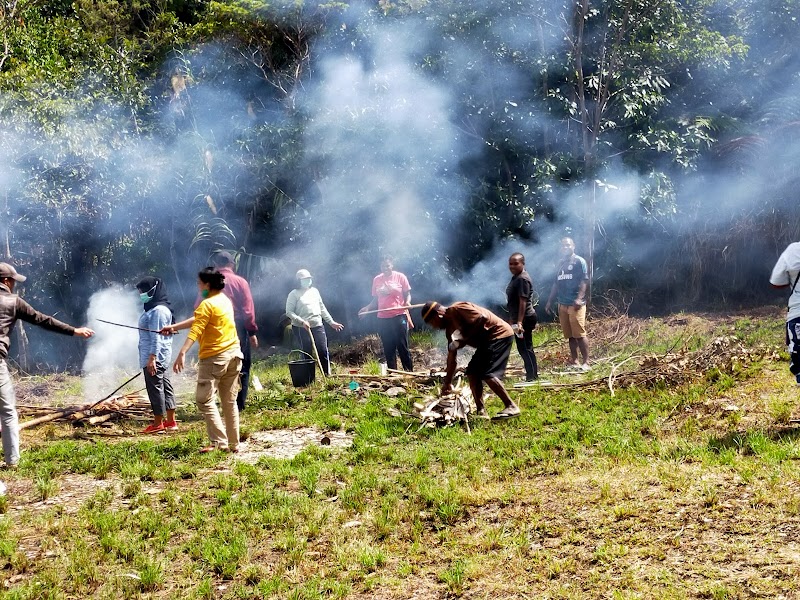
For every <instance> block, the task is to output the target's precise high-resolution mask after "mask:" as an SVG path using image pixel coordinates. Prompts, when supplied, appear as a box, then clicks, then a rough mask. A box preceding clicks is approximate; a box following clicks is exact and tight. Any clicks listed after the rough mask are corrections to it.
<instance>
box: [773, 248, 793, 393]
mask: <svg viewBox="0 0 800 600" xmlns="http://www.w3.org/2000/svg"><path fill="white" fill-rule="evenodd" d="M798 279H800V242H794V243H793V244H789V246H788V247H787V248H786V250H784V251H783V254H781V255H780V257H778V262H776V263H775V266H774V267H773V269H772V275H771V276H770V278H769V282H770V283H771V284H772V285H773V286H774V287H777V288H789V307H788V309H787V312H786V346H787V349H788V351H789V371H791V373H792V375H794V377H795V381H796V382H797V385H800V287H799V286H798V285H797V280H798Z"/></svg>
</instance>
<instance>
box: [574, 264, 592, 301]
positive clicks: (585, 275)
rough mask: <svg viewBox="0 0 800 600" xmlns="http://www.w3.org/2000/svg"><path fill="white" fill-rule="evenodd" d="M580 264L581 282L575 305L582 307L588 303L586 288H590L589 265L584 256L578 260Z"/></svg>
mask: <svg viewBox="0 0 800 600" xmlns="http://www.w3.org/2000/svg"><path fill="white" fill-rule="evenodd" d="M578 264H579V265H580V267H581V282H580V284H579V285H578V295H577V296H576V298H575V302H574V306H575V307H577V308H580V307H581V306H585V305H586V290H587V289H588V288H589V267H588V265H587V264H586V260H584V259H583V258H580V259H579V260H578Z"/></svg>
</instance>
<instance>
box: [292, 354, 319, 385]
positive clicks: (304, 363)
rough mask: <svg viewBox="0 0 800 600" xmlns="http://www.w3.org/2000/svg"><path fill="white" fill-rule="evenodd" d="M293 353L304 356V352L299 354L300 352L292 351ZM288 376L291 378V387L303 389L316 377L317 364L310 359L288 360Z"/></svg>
mask: <svg viewBox="0 0 800 600" xmlns="http://www.w3.org/2000/svg"><path fill="white" fill-rule="evenodd" d="M293 352H300V353H301V354H305V352H301V351H300V350H293ZM289 375H291V376H292V385H293V386H294V387H303V386H306V385H309V384H311V383H314V380H315V379H316V377H317V363H316V361H314V360H313V359H311V358H301V359H300V360H290V361H289Z"/></svg>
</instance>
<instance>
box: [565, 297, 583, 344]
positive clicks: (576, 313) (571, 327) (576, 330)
mask: <svg viewBox="0 0 800 600" xmlns="http://www.w3.org/2000/svg"><path fill="white" fill-rule="evenodd" d="M558 322H559V323H561V331H562V333H563V334H564V337H565V338H582V337H586V305H585V304H584V305H583V306H581V307H576V306H575V305H574V304H570V305H568V306H564V305H562V304H559V305H558Z"/></svg>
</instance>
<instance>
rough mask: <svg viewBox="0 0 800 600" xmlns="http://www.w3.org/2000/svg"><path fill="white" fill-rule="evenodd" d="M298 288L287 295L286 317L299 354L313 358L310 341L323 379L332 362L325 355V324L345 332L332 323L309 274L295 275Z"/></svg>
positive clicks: (326, 350)
mask: <svg viewBox="0 0 800 600" xmlns="http://www.w3.org/2000/svg"><path fill="white" fill-rule="evenodd" d="M296 278H297V287H296V288H295V289H293V290H292V291H291V292H289V296H288V297H287V298H286V316H287V317H289V319H290V320H291V322H292V334H293V336H294V339H295V342H296V343H297V345H298V347H299V349H300V350H302V351H303V352H305V353H307V354H308V355H309V356H313V354H312V349H311V341H312V338H313V341H314V346H316V348H317V354H318V355H319V361H320V364H321V365H322V371H323V372H324V373H325V376H326V377H327V376H328V375H330V374H331V360H330V355H329V354H328V337H327V335H326V334H325V326H324V324H323V323H327V324H328V325H330V326H331V328H332V329H334V330H335V331H341V330H342V329H344V325H342V324H341V323H337V322H336V321H334V320H333V317H331V315H330V313H329V312H328V309H327V308H325V303H324V302H323V301H322V296H320V293H319V290H318V289H317V288H315V287H314V286H313V283H314V281H313V279H312V278H311V273H309V272H308V270H307V269H300V270H299V271H298V272H297V275H296Z"/></svg>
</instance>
